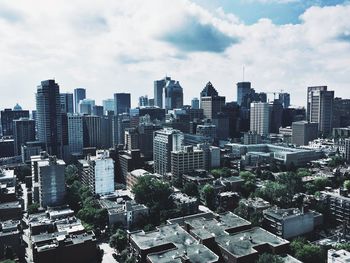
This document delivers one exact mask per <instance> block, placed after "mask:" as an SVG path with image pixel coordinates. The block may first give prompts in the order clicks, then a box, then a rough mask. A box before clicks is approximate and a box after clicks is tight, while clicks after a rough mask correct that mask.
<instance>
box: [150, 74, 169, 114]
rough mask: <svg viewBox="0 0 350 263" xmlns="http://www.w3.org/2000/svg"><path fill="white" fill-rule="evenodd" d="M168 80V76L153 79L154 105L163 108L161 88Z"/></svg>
mask: <svg viewBox="0 0 350 263" xmlns="http://www.w3.org/2000/svg"><path fill="white" fill-rule="evenodd" d="M170 80H171V78H170V77H165V78H164V79H161V80H155V81H154V106H158V107H159V108H163V106H164V104H163V103H164V102H163V89H164V87H165V85H166V82H167V81H170Z"/></svg>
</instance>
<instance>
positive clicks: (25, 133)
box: [13, 118, 35, 156]
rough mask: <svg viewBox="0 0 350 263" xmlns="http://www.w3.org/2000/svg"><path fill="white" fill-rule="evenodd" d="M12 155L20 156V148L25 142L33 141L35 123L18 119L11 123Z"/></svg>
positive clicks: (26, 119) (25, 119)
mask: <svg viewBox="0 0 350 263" xmlns="http://www.w3.org/2000/svg"><path fill="white" fill-rule="evenodd" d="M13 139H14V154H15V156H17V155H21V146H22V144H24V143H26V142H31V141H35V121H34V120H30V119H28V118H20V119H19V120H14V121H13Z"/></svg>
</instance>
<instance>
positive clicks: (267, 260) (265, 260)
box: [256, 253, 284, 263]
mask: <svg viewBox="0 0 350 263" xmlns="http://www.w3.org/2000/svg"><path fill="white" fill-rule="evenodd" d="M283 262H284V260H283V259H282V258H281V257H280V256H278V255H273V254H267V253H265V254H262V255H260V256H259V258H258V260H257V261H256V263H283Z"/></svg>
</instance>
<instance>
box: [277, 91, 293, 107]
mask: <svg viewBox="0 0 350 263" xmlns="http://www.w3.org/2000/svg"><path fill="white" fill-rule="evenodd" d="M278 96H279V97H278V98H279V100H280V102H281V103H282V106H283V108H284V109H286V108H289V106H290V94H289V93H280V94H279V95H278Z"/></svg>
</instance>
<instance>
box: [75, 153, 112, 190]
mask: <svg viewBox="0 0 350 263" xmlns="http://www.w3.org/2000/svg"><path fill="white" fill-rule="evenodd" d="M79 166H80V171H81V178H82V182H83V184H84V185H86V186H88V187H89V189H90V190H91V192H92V193H94V194H96V195H97V194H98V195H105V194H110V193H113V192H114V161H113V159H112V158H110V157H109V154H108V152H107V151H98V152H97V153H96V156H88V157H87V160H79Z"/></svg>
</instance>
